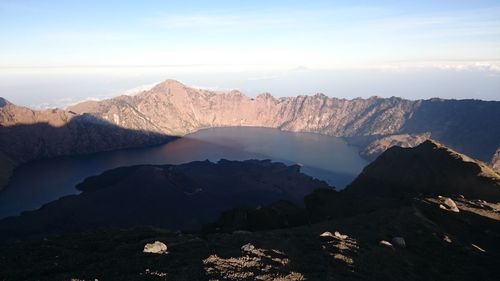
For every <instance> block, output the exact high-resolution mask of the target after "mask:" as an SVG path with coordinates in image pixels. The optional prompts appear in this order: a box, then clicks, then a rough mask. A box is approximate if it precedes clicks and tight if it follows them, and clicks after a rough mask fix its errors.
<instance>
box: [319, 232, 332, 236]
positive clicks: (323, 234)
mask: <svg viewBox="0 0 500 281" xmlns="http://www.w3.org/2000/svg"><path fill="white" fill-rule="evenodd" d="M319 236H321V237H334V236H333V234H332V233H331V232H330V231H325V232H323V233H321V234H320V235H319Z"/></svg>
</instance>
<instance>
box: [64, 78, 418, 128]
mask: <svg viewBox="0 0 500 281" xmlns="http://www.w3.org/2000/svg"><path fill="white" fill-rule="evenodd" d="M414 104H415V103H414V102H412V101H407V100H403V99H399V98H391V99H380V98H370V99H355V100H346V99H337V98H328V97H326V96H325V95H320V94H318V95H315V96H298V97H292V98H280V99H276V98H274V97H273V96H271V95H270V94H267V93H266V94H261V95H259V96H257V97H256V98H255V99H252V98H249V97H247V96H245V95H243V94H242V93H241V92H239V91H235V90H233V91H231V92H229V93H227V94H225V93H216V92H211V91H206V90H200V89H194V88H189V87H187V86H185V85H183V84H181V83H179V82H177V81H173V80H167V81H165V82H163V83H161V84H159V85H157V86H156V87H154V88H153V89H151V90H150V91H146V92H143V93H141V94H138V95H136V96H132V97H130V96H121V97H118V98H114V99H110V100H105V101H101V102H86V103H82V104H78V105H75V106H72V107H70V108H69V109H70V110H72V111H74V112H78V113H84V112H88V113H91V114H93V115H96V116H99V117H102V118H103V119H106V120H110V121H111V122H114V123H116V124H119V125H121V126H124V127H126V128H134V129H139V128H147V129H148V130H154V131H159V132H163V133H169V134H177V135H184V134H187V133H190V132H193V131H195V130H197V129H200V128H205V127H224V126H260V127H273V128H280V129H283V130H290V131H308V132H317V133H323V134H328V135H332V136H351V135H367V134H392V133H394V132H397V131H398V130H400V129H401V127H402V126H403V125H404V123H403V122H402V121H403V120H405V119H406V118H408V116H409V115H410V113H411V112H412V111H413V110H414V109H413V108H414Z"/></svg>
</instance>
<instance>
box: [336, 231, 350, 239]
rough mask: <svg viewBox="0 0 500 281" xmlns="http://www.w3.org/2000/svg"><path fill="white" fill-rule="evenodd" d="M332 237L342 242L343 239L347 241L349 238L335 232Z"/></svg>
mask: <svg viewBox="0 0 500 281" xmlns="http://www.w3.org/2000/svg"><path fill="white" fill-rule="evenodd" d="M334 235H335V238H338V239H340V240H344V239H347V238H348V237H349V236H347V235H344V234H340V232H338V231H335V233H334Z"/></svg>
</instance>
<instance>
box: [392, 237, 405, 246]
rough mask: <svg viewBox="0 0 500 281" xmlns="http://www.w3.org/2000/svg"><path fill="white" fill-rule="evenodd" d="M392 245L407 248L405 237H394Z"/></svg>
mask: <svg viewBox="0 0 500 281" xmlns="http://www.w3.org/2000/svg"><path fill="white" fill-rule="evenodd" d="M391 242H392V245H394V246H397V247H400V248H406V241H405V239H404V238H403V237H394V238H392V240H391Z"/></svg>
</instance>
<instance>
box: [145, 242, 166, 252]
mask: <svg viewBox="0 0 500 281" xmlns="http://www.w3.org/2000/svg"><path fill="white" fill-rule="evenodd" d="M143 252H144V253H151V254H166V253H167V245H165V243H162V242H160V241H155V242H154V243H148V244H146V245H144V250H143Z"/></svg>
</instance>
